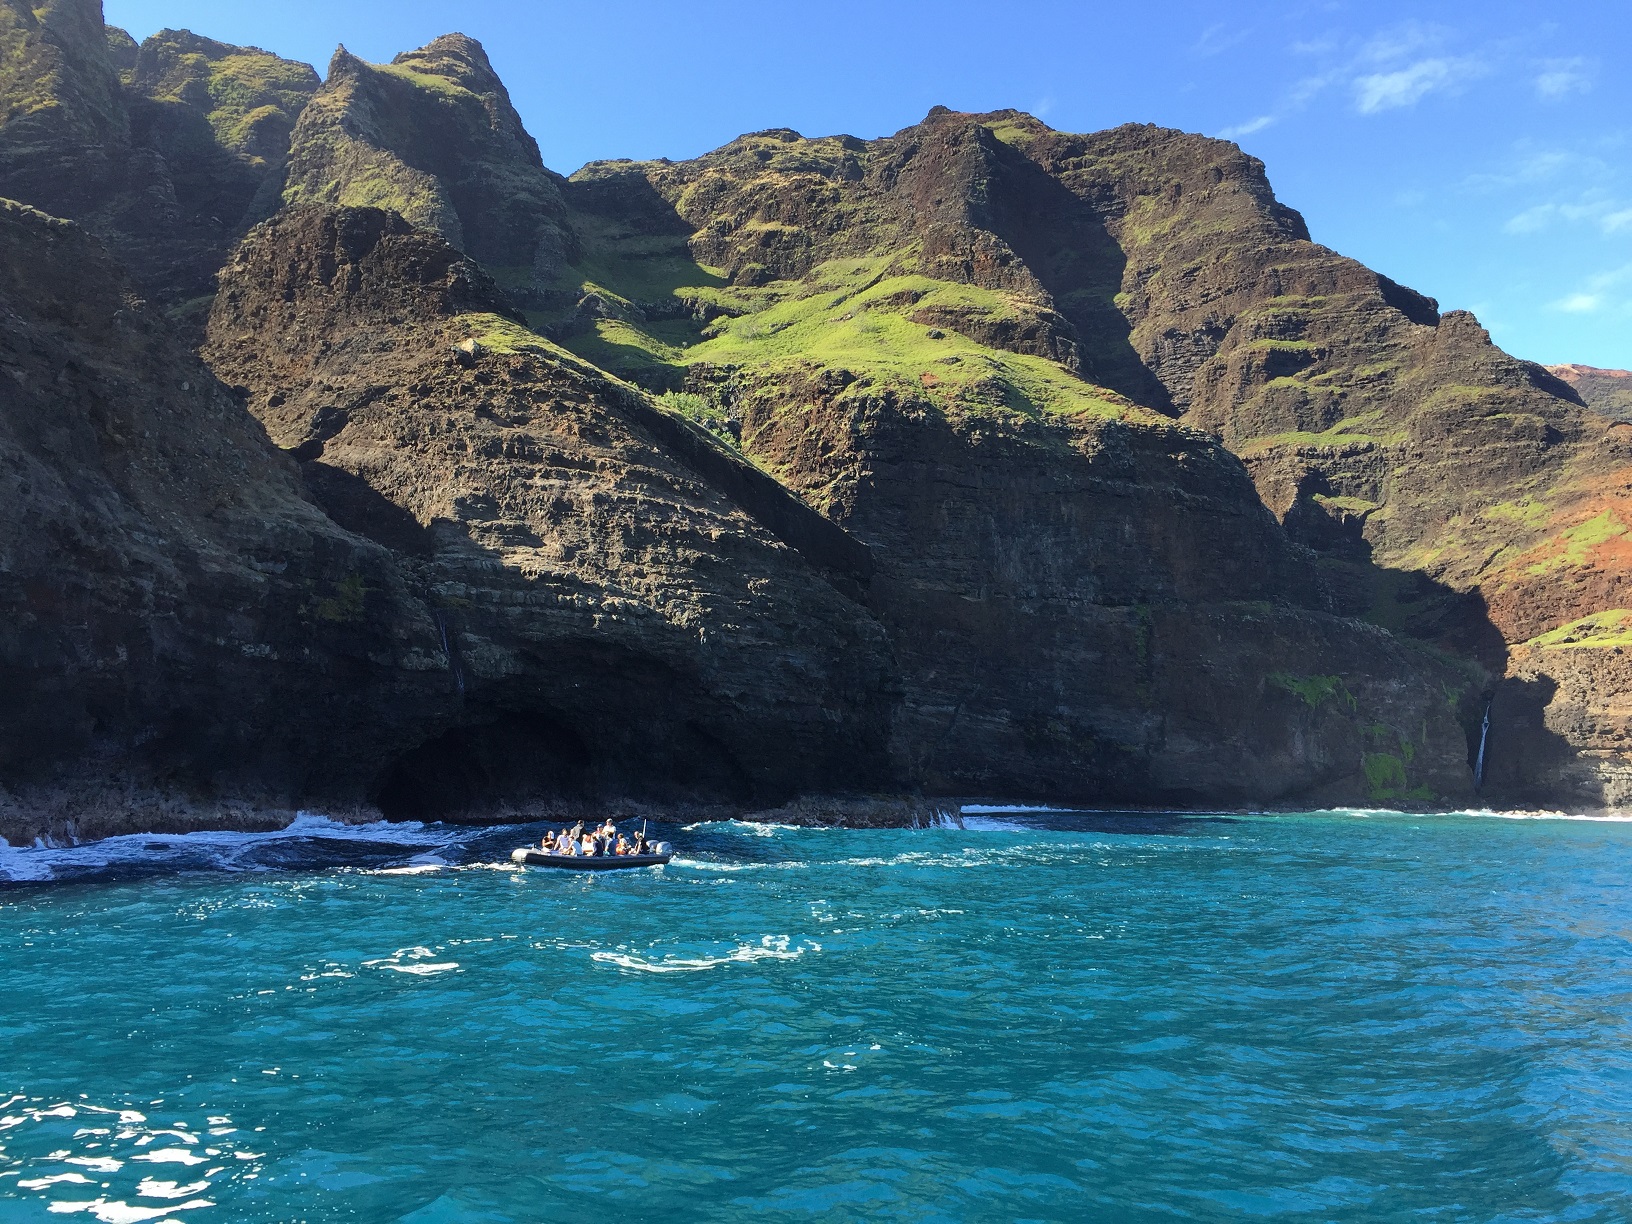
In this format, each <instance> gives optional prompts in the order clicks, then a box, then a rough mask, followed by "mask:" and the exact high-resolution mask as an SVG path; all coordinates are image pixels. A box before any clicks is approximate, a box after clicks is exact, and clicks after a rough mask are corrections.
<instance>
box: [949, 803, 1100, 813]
mask: <svg viewBox="0 0 1632 1224" xmlns="http://www.w3.org/2000/svg"><path fill="white" fill-rule="evenodd" d="M958 810H959V811H960V812H962V813H963V814H964V815H965V816H968V815H971V814H973V815H976V816H991V815H996V814H1000V813H1003V812H1080V811H1081V810H1082V809H1081V808H1071V807H1055V806H1054V805H1052V804H1048V803H966V804H964V805H963V806H962V807H961V808H959V809H958Z"/></svg>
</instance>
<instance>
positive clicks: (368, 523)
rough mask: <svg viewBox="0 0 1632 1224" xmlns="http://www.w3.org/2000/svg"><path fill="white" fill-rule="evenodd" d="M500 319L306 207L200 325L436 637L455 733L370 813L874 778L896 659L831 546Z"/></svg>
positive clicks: (766, 789) (457, 266)
mask: <svg viewBox="0 0 1632 1224" xmlns="http://www.w3.org/2000/svg"><path fill="white" fill-rule="evenodd" d="M503 309H504V306H503V299H502V295H501V294H500V293H499V291H498V289H497V287H496V286H495V285H494V284H493V282H492V281H491V280H490V279H489V278H488V277H487V276H486V274H485V273H483V272H482V271H481V269H480V268H478V267H477V266H476V265H475V264H474V263H473V262H472V261H470V260H469V259H467V258H465V257H464V256H462V255H460V254H459V252H457V251H456V250H454V249H453V248H452V247H451V246H449V245H448V244H447V243H446V242H445V241H443V240H442V239H441V238H440V237H437V236H434V235H431V234H429V233H427V232H424V231H418V230H415V229H414V227H412V226H411V225H409V224H408V223H407V222H406V221H404V220H402V219H401V218H400V217H399V216H397V215H396V214H392V213H386V212H383V211H380V210H377V209H339V210H335V209H329V208H321V207H313V208H301V209H296V210H292V211H290V212H287V213H285V214H284V215H283V216H281V217H280V218H279V219H277V220H275V221H273V222H271V223H268V224H267V225H265V226H263V227H261V228H259V229H257V230H256V231H255V232H254V233H252V234H251V236H250V237H249V239H248V240H247V241H246V242H245V244H244V246H243V247H242V248H241V249H240V250H239V252H238V254H237V256H236V257H235V259H234V261H233V263H232V264H230V265H229V266H228V267H227V268H226V269H224V270H223V272H222V289H221V293H220V295H219V297H218V299H217V302H216V306H215V310H214V313H213V315H212V316H211V320H210V331H209V343H208V345H207V347H206V350H205V355H206V357H207V359H208V360H209V361H210V362H211V364H212V365H213V367H214V368H215V370H216V372H217V373H218V374H219V375H220V376H222V377H223V378H225V379H227V380H228V381H229V382H232V383H234V384H236V385H239V386H242V387H244V388H246V389H247V394H248V397H249V401H248V402H249V404H250V407H251V409H252V410H253V411H255V412H256V413H257V415H259V416H260V418H261V419H262V420H263V421H264V422H265V423H266V425H267V428H268V430H269V432H270V434H271V436H272V438H273V440H274V441H275V442H277V443H278V444H280V445H282V446H284V447H286V448H288V449H289V450H290V451H291V452H292V453H293V454H295V455H296V456H298V457H299V458H300V459H302V460H303V461H304V463H303V466H304V469H305V474H306V480H307V483H308V485H309V486H310V487H311V489H312V490H313V493H314V495H315V496H316V497H317V499H318V500H319V501H320V502H321V503H322V504H323V505H324V506H325V507H326V508H327V509H328V510H329V512H330V514H331V515H332V516H333V517H334V518H335V519H336V520H337V521H338V522H340V523H342V524H344V525H346V526H348V527H350V528H352V529H353V530H355V531H357V532H359V533H361V534H364V535H367V536H370V537H372V538H373V539H375V540H377V541H379V542H380V543H381V544H382V545H384V546H387V547H389V548H391V549H393V550H394V551H395V552H396V554H397V555H398V556H399V558H401V561H402V564H403V566H404V569H405V571H406V572H408V573H410V574H411V575H412V576H413V582H414V584H415V588H416V589H417V590H419V591H420V592H422V593H423V595H424V598H425V599H426V601H427V602H428V604H429V605H430V606H431V607H432V608H433V609H434V611H435V615H436V617H437V620H438V624H439V626H440V629H441V631H442V632H443V633H445V634H446V637H447V651H448V654H449V657H450V659H452V660H453V661H454V666H455V670H454V681H455V684H456V687H457V688H458V690H459V696H460V703H461V707H462V711H463V712H462V714H461V717H460V720H459V723H460V725H459V726H458V727H456V728H454V729H453V730H451V731H450V732H449V733H448V734H446V735H444V736H442V737H441V738H439V739H436V740H434V741H431V742H428V743H426V744H425V745H423V746H422V748H421V749H420V750H419V752H418V753H416V754H414V755H413V756H411V757H409V758H407V759H405V760H404V761H402V762H400V763H399V765H398V767H397V768H396V771H395V772H394V773H393V774H392V775H391V776H390V777H389V778H388V779H386V780H385V781H384V783H383V788H382V790H381V791H380V792H379V797H380V801H381V802H382V804H383V806H385V807H386V809H387V810H388V811H391V812H395V813H408V812H413V813H423V812H425V811H426V810H427V809H429V810H434V811H438V812H440V811H445V810H450V809H451V810H457V809H458V808H459V807H460V806H462V805H467V804H477V803H484V802H485V803H494V802H497V801H500V800H502V799H506V798H517V797H520V796H521V795H524V794H526V793H527V792H528V790H529V788H530V789H531V790H532V791H534V792H536V793H537V794H539V795H543V796H552V795H568V796H572V795H583V794H601V793H609V794H625V795H628V794H633V795H643V796H646V797H649V798H654V799H656V798H669V799H673V798H687V797H697V798H707V799H713V800H718V801H723V802H741V803H746V802H755V801H770V800H780V799H785V798H789V797H792V796H793V795H795V794H797V793H799V792H800V791H801V790H819V789H829V790H841V791H843V790H849V791H864V790H866V789H868V788H876V787H879V786H881V785H886V784H888V783H889V782H890V781H891V780H892V779H891V778H890V776H889V774H888V771H887V767H886V763H885V756H884V743H885V740H886V736H887V731H888V725H889V716H890V711H891V706H892V703H893V696H894V694H893V683H894V682H893V676H892V662H891V659H890V654H889V650H888V646H887V644H886V642H885V640H884V634H883V632H882V630H881V629H880V627H879V626H878V625H877V623H876V622H875V621H874V620H873V618H872V617H871V616H870V615H868V613H867V612H866V611H865V610H863V609H862V608H861V607H859V606H858V605H857V604H856V603H854V602H853V601H852V600H850V599H848V598H846V597H845V596H844V595H842V594H840V593H839V591H838V590H837V589H835V587H834V586H833V585H832V583H831V582H829V581H828V579H827V578H826V577H824V576H823V574H822V573H821V572H820V569H819V568H818V567H819V566H821V565H823V564H827V563H829V562H836V563H837V564H839V565H840V566H841V567H842V566H843V565H844V564H845V563H846V562H845V558H844V557H843V556H842V555H841V554H842V550H843V543H844V542H843V540H842V537H841V533H839V532H838V531H837V530H836V529H833V528H831V527H830V526H829V525H828V524H826V523H824V522H822V521H821V520H820V519H819V518H818V517H817V516H816V515H815V514H813V513H812V512H811V511H809V510H807V509H805V508H803V507H802V506H800V505H799V504H798V503H797V502H796V501H795V500H794V499H793V498H791V497H789V496H788V495H787V494H786V493H785V492H783V491H782V490H780V489H778V488H776V487H775V486H774V485H773V484H772V482H770V481H768V480H763V478H760V479H759V480H758V481H755V479H754V478H755V477H756V476H758V474H757V473H753V472H752V471H751V470H744V471H742V472H741V473H740V477H741V482H740V485H739V489H738V492H739V500H736V501H734V500H733V499H732V498H731V497H729V496H727V495H726V494H725V493H724V492H722V490H721V489H720V488H719V487H717V486H716V484H714V483H711V481H710V480H709V479H708V478H707V476H706V475H705V473H709V472H714V473H715V474H718V475H720V476H721V477H722V480H721V483H728V482H729V476H730V473H729V471H727V470H724V469H727V468H741V469H746V465H744V464H742V463H741V461H740V460H738V459H736V458H735V457H734V456H731V455H728V454H725V453H723V452H720V451H719V450H718V449H717V446H716V444H715V443H713V441H712V440H711V439H709V438H707V436H706V435H703V434H701V433H700V432H697V431H694V430H693V429H692V428H691V427H690V426H688V425H686V424H685V423H684V422H678V421H674V420H672V419H670V418H667V417H665V416H663V415H662V414H660V413H658V412H656V411H654V410H653V409H652V407H651V406H650V405H649V404H648V403H647V402H646V401H645V399H644V397H642V396H640V395H639V394H638V393H636V392H633V391H631V390H630V389H628V388H625V387H621V386H619V385H617V384H616V383H614V382H612V381H611V380H609V379H608V378H607V377H606V376H605V375H604V374H601V373H600V372H599V371H597V370H595V369H593V368H592V367H589V366H586V365H585V364H583V363H582V362H580V361H577V360H576V359H574V358H573V357H572V356H571V355H570V354H568V353H566V352H565V351H563V350H561V349H558V348H556V347H555V346H553V345H551V344H549V343H548V342H547V341H545V340H543V339H541V338H540V337H538V336H535V335H533V334H532V333H530V332H528V331H527V330H526V329H525V328H524V327H521V326H518V325H517V324H516V323H515V322H513V321H511V320H510V319H508V318H506V317H505V316H504V315H503V314H502V313H501V311H502V310H503ZM681 433H683V436H677V435H678V434H681ZM710 455H711V456H712V457H713V460H714V461H715V462H716V463H717V464H718V465H719V468H718V469H716V468H715V467H713V466H712V465H711V463H710V458H709V456H710ZM688 460H689V461H688ZM743 503H746V504H747V505H748V506H749V507H750V508H752V509H757V510H759V511H760V512H761V515H762V517H763V518H764V519H765V521H766V522H769V523H770V524H772V526H771V527H767V526H765V525H763V524H762V522H761V521H760V519H759V518H756V517H755V516H754V514H753V513H751V512H750V509H745V508H744V504H743ZM800 520H804V521H803V522H802V523H801V522H800ZM777 527H780V528H782V529H783V535H784V536H785V537H786V540H791V541H793V543H794V544H795V545H799V546H802V547H803V548H804V549H805V551H804V552H801V551H797V550H796V548H795V547H792V546H790V545H789V543H787V542H786V540H784V539H783V538H779V537H778V535H777V534H775V530H774V529H775V528H777ZM826 536H832V537H839V538H838V540H837V541H836V543H835V542H831V541H828V540H827V539H825V538H824V537H826ZM829 543H833V547H832V549H831V554H830V553H829V552H827V551H824V547H825V546H826V545H828V544H829ZM851 560H852V561H854V562H855V563H857V564H865V556H864V555H862V556H860V557H855V558H851ZM484 769H485V770H487V772H488V774H489V775H490V777H489V779H487V780H481V779H479V778H477V777H476V776H475V775H477V774H479V773H480V771H481V770H484Z"/></svg>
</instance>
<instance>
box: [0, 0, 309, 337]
mask: <svg viewBox="0 0 1632 1224" xmlns="http://www.w3.org/2000/svg"><path fill="white" fill-rule="evenodd" d="M0 64H3V67H0V106H3V110H0V196H6V197H9V198H12V199H16V200H19V201H22V202H24V203H27V204H31V205H33V206H35V207H37V208H40V209H42V210H44V211H46V212H48V213H51V214H53V215H56V216H61V217H67V218H71V219H73V220H76V221H79V222H81V223H83V224H84V225H86V226H87V227H88V228H90V229H91V230H92V231H93V232H94V233H95V234H97V236H98V237H100V238H101V239H103V241H105V242H106V243H107V244H108V245H109V247H110V248H111V249H112V250H113V251H114V253H115V254H116V255H117V256H118V257H119V259H120V260H121V262H123V263H124V264H125V266H126V267H127V268H128V269H129V270H130V272H131V274H132V275H133V276H134V277H135V279H136V283H137V285H138V287H139V288H140V289H141V291H142V292H143V293H144V294H146V295H148V296H149V297H151V298H153V299H155V300H157V301H159V302H161V303H163V304H164V305H166V306H168V307H172V308H175V309H176V310H177V311H179V312H180V313H181V314H182V315H183V316H184V320H185V321H188V322H191V323H192V324H193V325H194V326H195V327H197V326H201V325H202V313H203V310H205V309H207V305H208V298H209V297H210V295H211V294H213V293H214V291H215V280H214V278H215V271H216V269H217V268H218V267H219V266H220V265H221V263H222V262H223V261H224V260H225V258H226V256H227V254H228V253H229V252H230V251H231V250H232V248H233V246H234V245H235V244H236V243H237V242H238V240H239V239H240V238H241V237H242V236H243V234H244V233H245V231H246V230H247V229H248V228H249V226H250V225H251V224H253V223H254V222H255V221H256V220H259V219H261V218H262V217H265V216H267V215H269V214H270V212H271V211H273V210H274V209H275V208H276V207H277V204H278V199H279V194H280V192H281V190H282V185H283V170H284V162H285V158H286V156H287V153H288V146H289V137H290V134H291V132H292V130H293V127H294V122H295V119H296V117H297V116H298V115H299V114H300V112H301V110H302V109H303V108H304V107H305V105H306V102H307V100H308V99H309V98H310V97H311V95H312V94H313V93H315V92H316V90H317V88H318V84H319V82H318V78H317V74H316V73H315V72H314V71H313V70H312V69H311V68H310V67H309V66H308V65H306V64H298V63H294V62H292V61H289V60H284V59H280V58H279V57H278V56H275V55H271V54H269V53H267V52H265V51H262V50H260V49H259V48H256V47H235V46H230V45H228V44H225V43H219V42H215V41H214V40H212V39H208V38H200V37H198V36H196V35H194V34H190V33H188V32H186V31H177V30H163V31H160V32H159V33H158V34H155V35H154V36H153V37H152V38H150V39H148V40H147V41H146V42H145V43H143V44H142V45H141V46H140V47H137V46H136V44H135V43H134V41H132V40H131V38H130V36H129V35H128V34H126V33H125V32H124V31H123V30H118V29H110V28H105V27H104V26H103V22H102V6H101V4H100V3H99V2H98V0H52V3H49V4H44V5H35V4H30V3H27V2H26V0H4V2H3V3H0Z"/></svg>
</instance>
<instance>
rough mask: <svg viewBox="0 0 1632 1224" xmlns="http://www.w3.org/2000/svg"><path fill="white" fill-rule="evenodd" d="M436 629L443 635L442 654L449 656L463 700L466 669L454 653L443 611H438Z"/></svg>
mask: <svg viewBox="0 0 1632 1224" xmlns="http://www.w3.org/2000/svg"><path fill="white" fill-rule="evenodd" d="M436 627H437V629H438V630H440V631H441V634H442V653H443V654H444V655H446V656H447V659H448V670H449V671H451V672H452V673H453V684H454V687H455V688H456V689H458V691H459V696H460V697H461V698H462V697H464V695H465V669H464V667H463V666H462V665H461V664H460V662H459V656H458V655H457V654H455V653H454V650H453V642H452V640H451V639H450V638H449V637H448V619H447V617H445V616H443V615H442V610H441V609H440V608H438V609H437V610H436Z"/></svg>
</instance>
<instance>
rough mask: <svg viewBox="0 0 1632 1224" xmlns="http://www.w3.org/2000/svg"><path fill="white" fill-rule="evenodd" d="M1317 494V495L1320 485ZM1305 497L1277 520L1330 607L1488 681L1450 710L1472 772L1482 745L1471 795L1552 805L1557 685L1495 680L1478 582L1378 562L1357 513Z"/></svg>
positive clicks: (1557, 756) (1498, 653)
mask: <svg viewBox="0 0 1632 1224" xmlns="http://www.w3.org/2000/svg"><path fill="white" fill-rule="evenodd" d="M1318 490H1319V491H1325V486H1324V484H1323V483H1321V484H1319V486H1318ZM1307 494H1308V489H1303V490H1300V493H1299V496H1298V499H1297V500H1296V501H1295V502H1294V503H1293V505H1292V507H1291V509H1290V510H1288V511H1287V514H1286V516H1285V518H1284V520H1283V524H1282V525H1283V527H1284V529H1285V530H1286V533H1287V535H1288V536H1289V537H1291V539H1292V540H1293V541H1294V542H1296V543H1299V544H1302V545H1304V546H1305V547H1307V548H1309V549H1311V550H1312V551H1313V552H1314V553H1315V556H1316V559H1317V563H1318V565H1319V567H1320V574H1321V577H1322V579H1323V580H1324V581H1325V584H1326V587H1327V590H1328V593H1329V595H1330V598H1331V601H1332V607H1333V610H1334V611H1336V612H1337V613H1339V614H1340V615H1346V616H1356V617H1359V618H1360V619H1362V620H1367V621H1370V622H1371V623H1373V624H1376V625H1380V626H1382V627H1383V628H1385V629H1388V630H1389V631H1390V632H1392V633H1394V634H1396V635H1398V636H1400V637H1403V638H1408V639H1411V640H1413V641H1417V642H1420V643H1422V644H1423V645H1425V646H1428V647H1430V648H1431V649H1433V650H1436V651H1438V652H1440V653H1442V654H1445V655H1449V656H1452V657H1454V658H1458V659H1464V660H1469V661H1471V662H1472V663H1474V664H1475V665H1476V666H1477V667H1478V668H1480V669H1481V670H1482V671H1483V672H1484V673H1485V674H1486V675H1487V676H1488V677H1489V679H1487V680H1486V681H1485V682H1484V683H1483V684H1482V685H1481V686H1480V687H1479V689H1477V690H1475V691H1470V692H1469V693H1468V694H1467V695H1466V696H1465V697H1464V698H1463V700H1462V701H1461V702H1460V703H1459V709H1458V713H1459V716H1460V718H1461V722H1462V727H1463V731H1464V732H1465V734H1466V735H1467V739H1468V768H1469V769H1470V770H1474V771H1477V769H1478V763H1479V754H1480V748H1481V745H1482V746H1483V749H1484V755H1485V762H1484V781H1483V784H1482V785H1481V786H1479V787H1478V791H1477V793H1478V794H1479V796H1480V797H1481V798H1482V799H1484V800H1485V801H1486V802H1489V803H1493V804H1497V805H1502V804H1508V805H1512V804H1530V805H1534V804H1537V803H1541V802H1543V801H1544V796H1545V795H1549V794H1550V795H1552V796H1553V801H1554V802H1556V801H1557V796H1558V794H1559V791H1558V787H1557V786H1556V785H1554V784H1551V783H1549V782H1548V781H1547V780H1549V779H1557V778H1558V777H1559V775H1560V774H1561V773H1569V772H1570V770H1569V766H1570V764H1571V762H1572V761H1574V760H1575V757H1576V752H1575V750H1574V749H1573V748H1572V747H1571V746H1570V744H1569V742H1568V740H1566V739H1565V737H1563V736H1561V735H1559V734H1557V733H1556V732H1553V731H1551V730H1549V729H1548V728H1547V725H1546V717H1545V716H1546V710H1547V707H1548V705H1549V704H1551V702H1552V700H1553V698H1554V696H1555V695H1556V693H1557V691H1558V685H1557V684H1556V683H1555V682H1554V681H1552V680H1551V679H1549V678H1547V677H1545V676H1543V677H1538V678H1536V679H1534V680H1522V679H1516V678H1507V679H1503V678H1502V677H1503V676H1504V675H1505V673H1506V671H1507V667H1508V646H1507V640H1506V638H1505V637H1504V636H1503V634H1502V631H1501V630H1500V629H1499V628H1498V627H1497V626H1496V624H1495V623H1494V622H1493V621H1492V620H1491V618H1490V608H1489V605H1488V604H1487V603H1486V601H1485V597H1484V595H1483V593H1482V592H1480V590H1479V589H1478V588H1477V587H1475V588H1474V589H1472V590H1469V591H1458V590H1455V589H1454V588H1452V587H1449V586H1447V585H1446V584H1444V583H1442V582H1439V581H1438V580H1436V579H1435V578H1433V577H1432V576H1431V575H1429V574H1426V573H1423V572H1422V571H1420V570H1398V569H1390V568H1387V567H1386V566H1382V565H1379V564H1378V563H1377V562H1376V560H1375V559H1374V557H1373V549H1372V545H1371V543H1370V542H1369V541H1368V540H1366V539H1365V537H1364V535H1363V534H1362V533H1363V531H1364V526H1365V523H1364V518H1363V517H1362V516H1358V515H1346V514H1343V513H1341V512H1337V513H1333V512H1331V511H1329V510H1328V509H1326V508H1325V507H1324V506H1322V505H1321V504H1320V503H1318V502H1316V501H1314V500H1313V498H1312V497H1310V496H1308V495H1307ZM1487 711H1488V712H1489V717H1490V725H1489V731H1488V733H1487V732H1486V729H1485V715H1486V712H1487ZM1571 798H1572V799H1574V800H1575V801H1577V802H1580V803H1583V804H1586V805H1589V806H1593V805H1601V804H1602V803H1603V793H1602V788H1601V786H1598V787H1596V788H1595V784H1593V783H1590V782H1587V783H1583V784H1582V785H1579V786H1576V787H1575V789H1574V792H1573V793H1572V795H1571Z"/></svg>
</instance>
